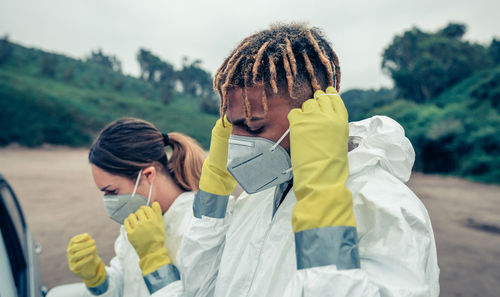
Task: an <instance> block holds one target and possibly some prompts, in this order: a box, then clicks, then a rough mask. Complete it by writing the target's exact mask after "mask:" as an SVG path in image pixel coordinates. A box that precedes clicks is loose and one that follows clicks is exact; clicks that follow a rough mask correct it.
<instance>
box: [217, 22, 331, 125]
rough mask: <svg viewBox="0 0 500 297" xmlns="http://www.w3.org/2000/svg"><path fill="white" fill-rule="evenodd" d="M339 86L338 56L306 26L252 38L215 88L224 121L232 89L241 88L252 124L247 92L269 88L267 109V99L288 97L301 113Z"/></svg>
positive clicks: (225, 68)
mask: <svg viewBox="0 0 500 297" xmlns="http://www.w3.org/2000/svg"><path fill="white" fill-rule="evenodd" d="M327 86H334V87H335V88H336V89H337V91H339V90H340V66H339V59H338V57H337V54H336V53H335V51H334V50H333V49H332V47H331V45H330V43H329V42H328V41H327V40H326V38H325V37H324V34H323V32H322V31H321V30H320V29H318V28H316V27H312V28H309V27H308V26H307V25H305V24H300V23H291V24H275V25H271V26H270V28H269V29H267V30H263V31H260V32H257V33H255V34H253V35H251V36H249V37H247V38H245V39H244V40H243V41H241V43H240V44H239V45H238V46H237V47H236V48H235V49H234V50H233V51H232V52H231V54H230V55H229V56H228V57H226V59H225V60H224V62H223V63H222V65H221V66H220V68H219V70H217V73H216V74H215V76H214V82H213V87H214V90H215V91H216V92H218V93H219V96H220V99H221V101H220V113H221V116H222V118H224V115H225V114H226V111H227V107H228V98H227V93H228V89H230V88H235V87H238V88H241V89H242V91H243V97H244V110H245V115H246V118H247V120H249V119H250V116H251V106H250V101H249V100H248V96H247V88H249V87H263V91H262V105H263V107H264V111H265V112H267V98H268V97H270V96H273V95H277V94H280V95H284V96H287V97H289V98H290V99H291V102H290V105H291V106H292V107H299V106H300V105H301V104H302V103H303V102H304V101H305V100H307V99H308V98H311V97H312V94H313V92H314V91H316V90H324V89H326V87H327Z"/></svg>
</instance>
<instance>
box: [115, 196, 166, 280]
mask: <svg viewBox="0 0 500 297" xmlns="http://www.w3.org/2000/svg"><path fill="white" fill-rule="evenodd" d="M124 225H125V230H126V231H127V237H128V241H129V242H130V243H131V244H132V246H133V247H134V249H135V251H136V252H137V255H138V256H139V259H140V260H139V266H140V267H141V270H142V275H143V276H145V275H148V274H150V273H152V272H154V271H156V270H157V269H158V268H160V267H162V266H163V265H167V264H170V263H171V261H170V258H169V257H168V252H167V249H166V248H165V247H164V246H163V245H164V243H165V226H164V225H163V217H162V213H161V207H160V204H159V203H158V202H154V203H153V206H152V207H149V206H141V208H139V210H137V211H136V212H135V213H132V214H130V215H129V216H128V218H126V219H125V222H124Z"/></svg>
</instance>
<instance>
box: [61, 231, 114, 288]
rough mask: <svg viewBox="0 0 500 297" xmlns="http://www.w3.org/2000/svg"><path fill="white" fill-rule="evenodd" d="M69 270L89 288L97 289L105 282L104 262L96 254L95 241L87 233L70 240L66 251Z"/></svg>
mask: <svg viewBox="0 0 500 297" xmlns="http://www.w3.org/2000/svg"><path fill="white" fill-rule="evenodd" d="M66 254H67V256H68V266H69V270H71V272H73V274H74V275H76V276H77V277H79V278H81V279H82V280H83V282H84V283H85V285H86V286H87V287H89V288H93V287H97V286H99V285H100V284H102V283H104V281H105V280H106V269H105V267H104V262H102V260H101V258H100V257H99V255H98V254H97V247H96V245H95V240H94V239H93V238H92V237H91V236H90V235H89V234H87V233H83V234H79V235H76V236H74V237H73V238H71V240H70V241H69V244H68V248H67V249H66Z"/></svg>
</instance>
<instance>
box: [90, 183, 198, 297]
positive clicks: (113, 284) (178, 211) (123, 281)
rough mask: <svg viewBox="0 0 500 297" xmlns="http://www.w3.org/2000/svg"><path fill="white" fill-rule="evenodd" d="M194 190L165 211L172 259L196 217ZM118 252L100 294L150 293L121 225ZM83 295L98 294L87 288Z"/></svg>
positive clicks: (116, 296) (137, 296)
mask: <svg viewBox="0 0 500 297" xmlns="http://www.w3.org/2000/svg"><path fill="white" fill-rule="evenodd" d="M193 199H194V193H193V192H185V193H182V194H181V195H179V196H178V197H177V198H176V199H175V201H174V202H173V203H172V205H171V206H170V208H169V209H168V210H167V212H165V214H164V215H163V222H164V224H165V235H166V239H165V247H166V248H167V250H168V255H169V257H170V259H171V260H172V263H174V264H176V263H177V251H178V250H179V247H180V244H181V240H182V237H183V235H184V233H185V232H186V231H187V229H188V227H189V224H190V222H191V220H192V217H193V211H192V208H193ZM115 253H116V256H115V257H113V259H111V262H110V266H107V267H106V273H107V277H108V289H107V290H106V292H105V293H103V294H101V295H98V296H99V297H122V296H123V297H142V296H150V293H149V290H148V288H147V287H146V284H145V282H144V279H143V276H142V271H141V268H140V267H139V256H138V255H137V253H136V252H135V249H134V247H133V246H132V245H131V244H130V242H129V241H128V239H127V232H126V231H125V227H124V226H121V227H120V235H119V236H118V238H117V239H116V241H115ZM83 296H87V297H95V296H96V295H93V294H92V293H91V292H90V291H89V290H86V289H85V293H84V295H83Z"/></svg>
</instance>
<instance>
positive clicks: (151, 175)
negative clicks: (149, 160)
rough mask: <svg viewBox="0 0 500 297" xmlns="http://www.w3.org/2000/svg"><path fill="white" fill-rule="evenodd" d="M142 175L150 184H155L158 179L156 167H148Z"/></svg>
mask: <svg viewBox="0 0 500 297" xmlns="http://www.w3.org/2000/svg"><path fill="white" fill-rule="evenodd" d="M142 174H144V176H145V177H146V178H147V179H148V181H149V183H153V181H154V180H155V178H156V168H155V167H154V166H149V167H146V168H144V169H143V170H142Z"/></svg>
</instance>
